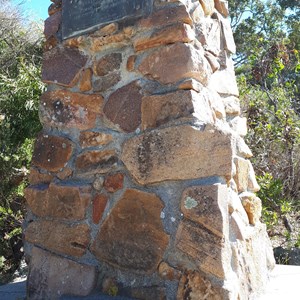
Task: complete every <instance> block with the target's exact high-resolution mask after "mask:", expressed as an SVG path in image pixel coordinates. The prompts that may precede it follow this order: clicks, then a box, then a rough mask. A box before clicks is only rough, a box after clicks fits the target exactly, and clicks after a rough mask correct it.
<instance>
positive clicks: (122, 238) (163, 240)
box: [92, 189, 169, 273]
mask: <svg viewBox="0 0 300 300" xmlns="http://www.w3.org/2000/svg"><path fill="white" fill-rule="evenodd" d="M162 209H163V204H162V202H161V200H160V199H159V198H158V197H157V196H156V195H155V194H150V193H145V192H142V191H138V190H133V189H132V190H127V191H126V192H125V193H124V195H123V196H122V197H121V199H120V200H119V201H118V202H117V204H116V205H115V206H114V208H113V209H112V211H111V213H110V214H109V216H108V217H107V219H106V220H105V221H104V223H103V225H102V227H101V230H100V232H99V233H98V235H97V237H96V239H95V242H94V243H93V245H92V252H93V253H94V254H95V256H96V257H97V258H98V259H100V260H103V261H105V262H107V263H108V264H110V265H113V266H115V267H116V268H120V269H124V270H128V271H130V272H134V273H153V272H155V270H156V269H157V267H158V265H159V263H160V261H161V259H162V256H163V254H164V251H165V249H166V247H167V245H168V242H169V237H168V235H167V234H166V233H165V232H164V230H163V225H162V222H161V219H160V214H161V211H162Z"/></svg>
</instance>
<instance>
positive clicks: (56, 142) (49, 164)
mask: <svg viewBox="0 0 300 300" xmlns="http://www.w3.org/2000/svg"><path fill="white" fill-rule="evenodd" d="M73 149H74V144H73V143H72V142H71V141H70V140H68V139H65V138H62V137H59V136H54V135H47V134H43V133H41V134H39V136H38V138H37V139H36V141H35V144H34V151H33V156H32V164H33V165H34V166H37V167H39V168H42V169H45V170H48V171H50V172H57V171H59V170H60V169H62V168H63V167H65V166H66V164H67V163H68V161H69V160H70V158H71V156H72V153H73Z"/></svg>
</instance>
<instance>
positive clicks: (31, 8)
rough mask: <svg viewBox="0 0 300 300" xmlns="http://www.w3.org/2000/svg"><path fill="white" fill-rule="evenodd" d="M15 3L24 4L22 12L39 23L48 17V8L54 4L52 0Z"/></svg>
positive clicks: (31, 0)
mask: <svg viewBox="0 0 300 300" xmlns="http://www.w3.org/2000/svg"><path fill="white" fill-rule="evenodd" d="M13 2H14V3H22V4H21V7H22V11H23V12H24V13H25V15H28V16H29V17H30V19H33V20H36V21H39V20H41V19H42V20H45V19H46V18H47V17H48V7H49V6H50V4H51V3H52V2H50V0H13Z"/></svg>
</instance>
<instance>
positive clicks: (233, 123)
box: [229, 116, 248, 137]
mask: <svg viewBox="0 0 300 300" xmlns="http://www.w3.org/2000/svg"><path fill="white" fill-rule="evenodd" d="M229 125H230V127H231V128H232V129H233V130H234V131H235V132H236V133H237V134H238V135H240V136H242V137H244V136H246V135H247V132H248V128H247V118H245V117H240V116H236V117H235V118H233V119H232V120H230V122H229Z"/></svg>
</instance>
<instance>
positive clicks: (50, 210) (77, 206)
mask: <svg viewBox="0 0 300 300" xmlns="http://www.w3.org/2000/svg"><path fill="white" fill-rule="evenodd" d="M25 197H26V200H27V203H28V205H29V208H30V209H31V210H32V212H33V213H34V214H35V215H37V216H38V217H51V218H59V219H61V220H82V219H84V218H85V213H86V209H87V207H88V205H89V203H90V201H91V188H90V186H72V185H57V184H54V183H51V184H50V185H49V186H48V185H40V186H29V187H28V188H27V189H26V190H25Z"/></svg>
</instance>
